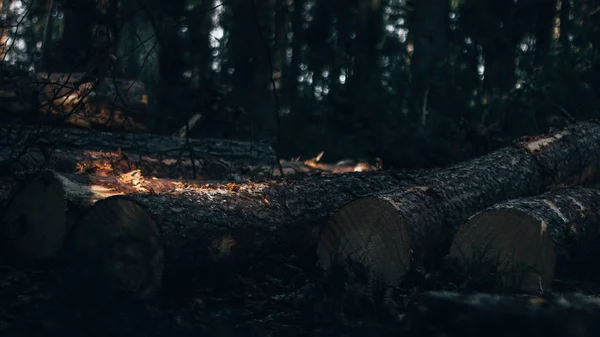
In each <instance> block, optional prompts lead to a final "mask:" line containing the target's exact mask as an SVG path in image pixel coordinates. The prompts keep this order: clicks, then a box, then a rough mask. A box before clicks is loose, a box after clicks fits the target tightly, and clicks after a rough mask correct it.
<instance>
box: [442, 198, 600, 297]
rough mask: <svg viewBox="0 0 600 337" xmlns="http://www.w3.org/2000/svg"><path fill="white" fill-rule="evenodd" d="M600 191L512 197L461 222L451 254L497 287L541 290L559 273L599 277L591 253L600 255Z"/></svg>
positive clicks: (467, 269)
mask: <svg viewBox="0 0 600 337" xmlns="http://www.w3.org/2000/svg"><path fill="white" fill-rule="evenodd" d="M599 224H600V190H595V189H587V188H575V189H560V190H556V191H551V192H548V193H545V194H542V195H539V196H535V197H531V198H523V199H516V200H511V201H507V202H504V203H500V204H497V205H494V206H492V207H490V208H489V209H487V210H485V211H482V212H481V213H479V214H476V215H475V216H473V217H472V218H470V219H469V221H467V222H466V223H465V224H464V225H462V226H461V227H460V229H459V231H458V233H457V234H456V236H455V237H454V240H453V242H452V246H451V248H450V258H451V259H452V260H453V261H454V262H455V263H456V266H458V267H459V268H458V269H459V270H461V271H463V272H468V273H469V274H470V275H471V277H473V276H474V275H477V278H479V277H481V278H490V276H489V274H490V273H493V274H494V277H492V279H493V280H494V283H495V285H496V286H497V287H501V288H512V289H519V290H523V291H530V292H539V291H547V290H549V289H550V288H551V285H552V281H553V280H554V277H555V275H556V277H560V278H564V279H571V280H574V279H577V280H579V281H583V280H591V279H593V276H594V275H595V277H596V278H597V276H598V272H597V271H595V270H594V268H591V267H590V265H589V261H588V259H589V257H592V256H597V255H598V253H600V248H599V243H600V225H599Z"/></svg>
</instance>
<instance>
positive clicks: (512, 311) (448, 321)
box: [401, 291, 600, 337]
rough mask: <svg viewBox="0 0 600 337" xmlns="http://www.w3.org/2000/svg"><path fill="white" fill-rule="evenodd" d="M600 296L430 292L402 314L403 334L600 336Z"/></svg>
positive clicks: (475, 336)
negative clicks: (599, 317)
mask: <svg viewBox="0 0 600 337" xmlns="http://www.w3.org/2000/svg"><path fill="white" fill-rule="evenodd" d="M599 314H600V300H599V299H598V298H597V297H593V296H586V295H583V294H577V293H575V294H564V295H561V296H554V297H547V298H544V297H531V296H507V295H492V294H483V293H474V294H460V293H453V292H445V291H444V292H429V293H425V294H423V295H421V296H420V297H419V298H418V299H417V300H416V301H415V302H414V303H412V305H410V306H409V308H408V310H407V312H406V314H404V315H403V316H402V317H401V325H402V327H401V330H402V331H401V335H402V336H409V337H412V336H447V337H471V336H473V337H479V336H515V337H516V336H519V337H520V336H523V337H546V336H573V337H575V336H597V335H598V334H599V333H600V322H598V315H599Z"/></svg>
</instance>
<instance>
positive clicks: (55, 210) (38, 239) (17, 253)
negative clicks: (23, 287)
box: [3, 172, 69, 260]
mask: <svg viewBox="0 0 600 337" xmlns="http://www.w3.org/2000/svg"><path fill="white" fill-rule="evenodd" d="M65 210H66V196H65V189H64V188H63V186H62V184H61V183H60V181H58V180H57V179H55V177H54V176H53V175H52V173H51V172H43V173H41V174H40V175H39V176H38V177H36V178H35V179H33V180H32V181H30V182H27V183H26V184H25V185H24V186H23V188H22V189H20V190H18V191H17V192H16V193H15V194H14V195H13V197H12V198H11V200H10V201H9V203H8V205H7V207H6V211H5V213H4V219H3V226H4V228H3V232H4V233H3V237H4V240H6V242H7V246H8V249H9V250H8V252H9V253H13V254H14V255H13V256H12V257H13V258H17V259H23V260H36V259H43V258H47V257H50V256H52V255H54V254H55V253H56V252H57V251H58V250H59V248H60V247H61V245H62V243H63V240H64V237H65V235H66V233H67V231H68V229H69V228H68V223H67V214H66V212H65ZM11 255H12V254H11Z"/></svg>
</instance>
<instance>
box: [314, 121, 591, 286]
mask: <svg viewBox="0 0 600 337" xmlns="http://www.w3.org/2000/svg"><path fill="white" fill-rule="evenodd" d="M599 159H600V125H599V124H598V123H596V122H584V123H578V124H575V125H573V126H571V127H569V128H567V129H565V130H562V131H557V132H553V133H551V134H548V135H544V136H539V137H530V138H526V139H521V140H519V141H517V142H515V143H514V144H513V146H509V147H506V148H502V149H500V150H497V151H495V152H492V153H490V154H488V155H485V156H482V157H479V158H476V159H473V160H470V161H467V162H465V163H462V164H459V165H455V166H452V167H449V168H446V169H442V170H439V171H437V172H433V173H431V174H430V175H428V176H425V177H424V178H423V179H421V180H420V181H419V183H418V184H415V185H412V186H405V187H400V188H397V189H395V190H393V191H387V192H383V193H374V194H373V195H371V196H368V197H365V198H359V199H357V200H354V201H352V202H351V203H349V204H347V205H345V206H343V207H342V208H341V209H340V210H338V211H337V212H336V213H335V214H334V215H333V216H332V218H331V220H330V221H329V224H328V226H327V227H326V228H325V229H324V231H323V234H322V235H321V238H320V239H319V245H318V257H319V262H320V264H321V265H322V266H323V267H325V268H329V267H330V266H331V263H332V262H336V261H348V260H350V261H353V262H356V263H358V264H359V265H362V266H364V267H366V268H367V269H369V270H370V271H371V272H372V273H373V275H376V276H375V277H377V278H381V279H383V281H384V282H385V283H386V284H391V285H397V284H398V283H400V282H401V280H402V279H403V277H404V275H405V274H406V272H407V270H409V269H410V268H411V265H412V264H413V260H415V261H416V262H417V264H418V265H425V266H426V267H430V268H431V267H435V266H436V263H438V262H439V260H440V257H441V256H443V255H445V254H446V253H447V249H448V247H449V243H450V239H451V237H452V235H453V234H454V233H455V231H456V229H457V228H458V226H460V225H461V224H463V223H464V221H465V220H466V219H467V218H468V217H469V216H471V215H473V214H474V213H476V212H478V211H481V210H483V209H485V208H486V207H489V206H491V205H493V204H495V203H498V202H501V201H503V200H508V199H514V198H519V197H524V196H531V195H535V194H537V193H540V192H542V191H543V190H544V189H545V188H548V187H552V186H561V185H565V184H573V183H581V182H582V181H587V180H591V179H595V178H596V177H597V174H596V172H597V168H598V163H599Z"/></svg>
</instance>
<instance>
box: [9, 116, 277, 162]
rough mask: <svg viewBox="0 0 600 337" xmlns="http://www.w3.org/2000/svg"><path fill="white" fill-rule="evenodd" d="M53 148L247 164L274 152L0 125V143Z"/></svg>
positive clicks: (234, 144) (232, 144)
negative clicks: (40, 145) (213, 159)
mask: <svg viewBox="0 0 600 337" xmlns="http://www.w3.org/2000/svg"><path fill="white" fill-rule="evenodd" d="M40 143H45V144H47V146H51V147H53V148H79V149H86V150H104V151H117V150H118V149H120V150H121V151H125V152H132V153H136V154H140V155H163V156H166V157H170V158H182V157H183V158H219V159H226V160H228V161H243V162H248V163H260V164H264V163H269V162H273V161H274V160H275V151H274V150H273V148H272V147H271V146H270V145H269V144H268V143H266V142H256V143H253V142H244V141H237V140H226V139H215V138H203V139H194V138H188V139H181V138H177V137H169V136H160V135H154V134H143V133H125V132H101V131H92V130H86V129H75V128H53V127H42V126H32V125H0V146H8V147H11V146H12V147H14V146H26V145H29V146H37V145H38V144H40Z"/></svg>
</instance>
